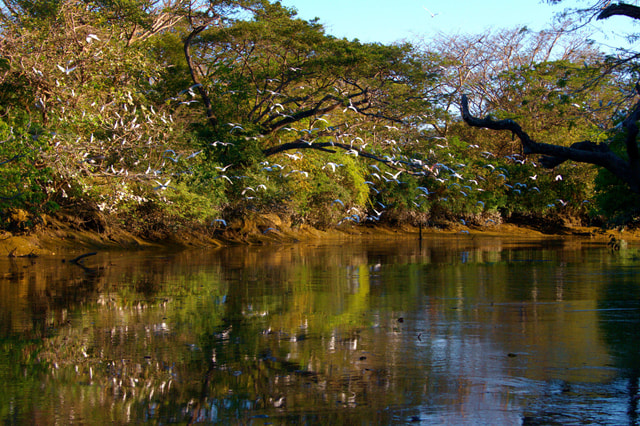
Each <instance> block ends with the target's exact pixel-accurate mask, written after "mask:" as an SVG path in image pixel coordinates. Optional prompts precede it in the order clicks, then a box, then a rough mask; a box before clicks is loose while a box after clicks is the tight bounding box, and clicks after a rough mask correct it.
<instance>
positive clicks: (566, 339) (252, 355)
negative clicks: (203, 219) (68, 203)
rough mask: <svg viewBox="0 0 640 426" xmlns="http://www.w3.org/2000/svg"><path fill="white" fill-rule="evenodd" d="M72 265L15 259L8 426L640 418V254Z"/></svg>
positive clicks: (105, 257) (450, 248)
mask: <svg viewBox="0 0 640 426" xmlns="http://www.w3.org/2000/svg"><path fill="white" fill-rule="evenodd" d="M64 257H65V256H54V257H41V258H36V259H0V271H1V272H2V275H1V277H0V383H2V384H3V385H2V389H3V392H2V393H0V419H1V420H2V421H3V423H4V424H38V425H48V424H61V425H66V424H125V423H150V424H168V423H172V424H173V423H176V424H195V423H199V424H211V423H214V424H215V423H218V424H255V425H260V424H323V425H324V424H349V425H359V424H363V425H365V424H409V423H411V424H428V425H431V424H435V425H437V424H446V425H458V424H460V425H464V424H469V425H477V424H491V425H502V424H504V425H514V424H528V425H542V424H545V425H546V424H562V425H566V424H569V425H570V424H575V425H579V424H599V425H626V424H638V421H639V420H638V415H639V410H640V408H639V406H638V401H639V400H640V393H639V390H638V385H639V377H640V338H639V337H640V336H639V334H640V275H639V273H640V268H639V265H640V251H639V250H638V249H637V248H635V247H633V246H629V247H626V248H623V249H622V250H619V251H612V250H611V249H609V247H607V246H606V245H605V244H599V245H598V244H595V243H592V242H590V241H589V240H587V239H582V240H579V239H545V240H534V239H528V240H518V239H506V238H497V237H478V236H469V235H454V236H429V237H427V238H425V239H424V240H423V241H422V242H420V241H417V240H416V239H413V238H399V239H376V240H345V241H332V242H325V243H318V244H308V243H305V244H296V245H280V246H264V247H232V248H223V249H215V250H189V251H181V252H164V251H155V252H153V251H144V252H134V253H132V252H106V253H98V255H96V256H92V257H88V258H85V260H84V265H83V266H79V265H74V264H72V263H69V262H62V259H63V258H64ZM71 257H73V256H66V258H67V259H69V258H71Z"/></svg>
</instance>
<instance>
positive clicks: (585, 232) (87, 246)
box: [0, 214, 640, 257]
mask: <svg viewBox="0 0 640 426" xmlns="http://www.w3.org/2000/svg"><path fill="white" fill-rule="evenodd" d="M421 234H422V236H423V237H424V238H428V236H429V235H434V234H438V235H442V234H461V235H471V236H473V235H486V236H511V237H512V236H517V237H521V238H526V237H531V238H553V237H558V236H567V237H568V236H572V237H579V238H585V239H589V240H591V241H593V242H601V243H604V244H606V243H610V242H611V241H614V242H616V241H617V242H619V243H622V244H623V245H624V244H627V243H640V232H639V231H638V230H635V229H633V230H624V231H620V230H604V229H601V228H596V227H580V226H557V225H555V226H547V225H545V224H542V225H541V224H527V223H503V224H497V225H493V226H484V227H479V226H465V225H463V224H461V223H450V224H446V225H445V226H439V227H424V228H422V229H419V228H417V227H414V226H408V225H402V226H389V225H384V224H375V225H374V224H367V225H361V224H360V225H359V224H355V223H347V224H345V225H341V226H336V227H334V228H331V229H324V230H321V229H316V228H313V227H311V226H308V225H292V224H291V223H288V222H287V221H285V220H282V219H281V218H280V217H279V216H277V215H275V214H267V215H260V216H256V217H253V218H250V219H247V218H242V219H237V220H234V221H230V223H228V224H226V223H225V224H222V223H220V224H218V223H216V224H212V225H211V226H208V227H193V228H188V227H186V226H185V227H181V228H180V229H174V230H172V229H163V231H162V232H158V233H156V234H155V235H152V236H148V235H147V236H145V235H136V234H135V233H132V232H130V231H127V230H125V229H123V228H120V227H116V226H113V225H112V226H109V227H105V228H103V229H100V230H96V229H89V228H87V227H83V226H82V224H79V223H77V222H75V221H73V220H69V217H68V216H58V217H45V218H43V221H42V224H40V225H38V226H37V227H36V228H35V229H33V230H30V231H29V232H16V233H11V232H8V231H0V256H9V257H28V256H41V255H55V254H62V253H73V252H80V251H87V250H98V249H99V250H146V249H185V248H197V247H223V246H228V245H237V244H247V245H258V244H260V245H264V244H283V243H296V242H301V241H313V240H332V239H335V240H344V239H345V238H347V239H349V238H363V237H366V238H398V237H402V238H420V235H421Z"/></svg>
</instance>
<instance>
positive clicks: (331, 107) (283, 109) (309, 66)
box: [185, 3, 436, 164]
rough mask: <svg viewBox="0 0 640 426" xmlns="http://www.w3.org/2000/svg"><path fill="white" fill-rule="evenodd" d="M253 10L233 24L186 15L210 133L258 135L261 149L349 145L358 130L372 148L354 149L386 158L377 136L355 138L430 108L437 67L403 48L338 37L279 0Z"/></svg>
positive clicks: (188, 46) (188, 47)
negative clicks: (430, 67)
mask: <svg viewBox="0 0 640 426" xmlns="http://www.w3.org/2000/svg"><path fill="white" fill-rule="evenodd" d="M254 13H255V15H254V19H252V20H249V21H237V22H234V23H232V24H231V25H223V24H217V21H215V22H214V21H213V20H212V21H211V22H210V23H205V24H202V25H197V24H196V22H195V21H196V20H195V19H194V20H193V21H194V24H193V25H192V27H193V29H192V31H191V32H190V34H189V35H188V36H187V37H186V39H185V57H186V60H187V61H186V62H187V65H188V69H189V72H190V75H191V77H192V82H193V84H194V86H195V87H197V89H198V93H199V94H200V95H201V97H202V100H203V105H204V107H205V111H206V114H207V117H208V124H209V126H210V130H211V131H213V133H214V134H215V135H216V136H217V137H228V135H229V133H234V134H235V135H236V136H238V135H242V136H244V137H248V138H257V139H259V142H260V149H261V150H262V153H263V154H264V155H265V156H267V157H268V156H272V155H275V154H278V153H282V152H285V151H289V150H307V149H313V150H320V151H325V152H334V150H335V149H339V150H343V151H350V150H353V149H354V145H353V140H354V139H355V138H356V137H357V136H361V137H359V138H358V139H359V141H360V142H359V145H366V144H367V143H369V144H370V146H369V148H370V149H369V150H367V151H366V152H365V151H363V150H362V149H359V155H360V156H363V157H368V158H371V159H375V160H377V161H381V162H384V163H389V164H390V163H391V162H390V161H389V160H386V159H384V158H383V157H382V156H381V155H377V154H375V153H373V152H372V151H371V148H374V147H375V146H376V142H375V140H370V141H367V143H365V142H364V141H363V137H364V133H368V134H369V135H371V134H373V133H374V126H378V131H377V133H378V134H381V133H384V132H383V131H381V130H382V129H385V127H384V126H385V125H386V126H387V127H386V128H391V127H394V126H399V125H403V123H404V120H405V118H406V117H407V116H411V115H417V112H418V111H420V110H424V109H425V108H428V107H429V102H430V101H431V99H430V95H429V90H430V89H431V83H432V82H433V81H434V80H435V78H436V74H435V73H433V72H432V71H429V70H425V69H424V68H423V66H422V65H423V63H422V62H421V61H420V60H418V58H417V57H416V56H415V53H414V51H413V50H412V49H411V46H409V45H397V46H385V45H380V44H363V43H360V42H358V41H357V40H354V41H348V40H344V39H336V38H334V37H331V36H328V35H326V34H324V30H323V28H322V26H321V25H320V24H318V23H317V22H316V21H311V22H307V21H304V20H301V19H298V18H296V17H295V13H294V12H293V11H291V10H288V9H286V8H284V7H282V6H281V5H280V4H279V3H276V4H269V5H264V4H263V5H261V7H260V8H256V9H254ZM211 24H216V25H211ZM228 123H233V124H234V125H229V124H228ZM236 125H237V126H236ZM230 131H231V132H230ZM363 132H364V133H363ZM359 133H360V134H359ZM346 138H349V139H348V140H345V139H346Z"/></svg>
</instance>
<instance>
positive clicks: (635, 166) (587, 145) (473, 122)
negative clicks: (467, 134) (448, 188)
mask: <svg viewBox="0 0 640 426" xmlns="http://www.w3.org/2000/svg"><path fill="white" fill-rule="evenodd" d="M551 2H554V3H559V1H553V0H552V1H551ZM609 3H610V2H604V1H599V2H597V3H596V4H595V5H593V6H592V7H590V8H586V9H583V10H582V11H581V13H582V14H584V16H587V18H592V17H595V18H596V19H599V20H600V19H607V18H610V17H612V16H616V15H620V16H626V17H630V18H632V19H640V7H638V6H634V5H630V4H623V3H620V4H613V5H611V4H609ZM636 57H637V55H631V56H626V57H624V58H621V57H610V58H608V59H607V60H606V61H605V62H604V63H602V64H601V65H600V66H601V67H602V70H603V72H602V75H605V76H606V75H612V74H615V75H616V77H617V78H619V83H620V85H621V86H622V88H623V90H622V92H623V94H624V92H625V90H624V86H626V85H628V83H629V79H630V78H633V77H634V73H633V67H632V66H631V67H630V64H633V62H634V61H635V59H636ZM621 70H622V71H621ZM599 81H601V79H600V78H597V79H594V80H593V81H591V83H590V84H589V85H586V87H585V90H589V89H590V88H592V87H593V85H594V84H597V83H598V82H599ZM636 92H637V93H635V95H636V96H637V95H640V86H638V85H636ZM461 109H462V117H463V119H464V121H465V122H466V123H467V124H469V125H470V126H474V127H480V128H488V129H494V130H506V131H509V132H511V133H512V134H514V135H515V136H517V137H518V138H519V140H520V142H521V143H522V149H523V152H524V153H525V154H529V155H530V154H541V155H542V158H541V160H542V161H541V162H542V164H543V165H544V166H546V167H549V168H553V167H555V166H557V165H558V164H560V163H562V162H564V161H567V160H570V161H575V162H581V163H589V164H594V165H597V166H600V167H603V168H605V169H607V170H608V171H610V172H611V173H613V174H614V175H615V176H616V177H618V178H619V179H620V180H621V181H623V182H625V183H626V184H627V185H628V186H629V188H630V189H631V190H632V191H633V192H635V193H640V152H639V150H638V140H637V138H638V126H637V121H638V119H640V101H637V102H635V104H633V105H632V106H631V107H629V108H628V109H627V112H626V117H625V118H624V119H623V120H622V121H621V123H620V124H619V125H618V126H616V128H617V129H619V130H621V131H624V132H625V136H624V137H625V149H624V152H623V153H617V152H614V150H613V149H611V147H610V144H609V143H607V142H605V143H597V142H594V141H591V140H584V141H580V142H575V143H573V144H571V145H570V146H563V145H561V144H555V143H545V142H538V141H536V140H535V138H534V137H532V136H531V135H530V134H529V133H528V132H527V131H525V130H524V129H523V128H522V126H521V125H520V124H519V123H518V122H517V121H515V120H511V119H504V120H496V119H494V118H493V117H491V116H490V115H487V116H486V117H485V118H478V117H476V116H474V115H473V114H472V113H471V111H470V108H469V100H468V98H467V96H465V95H463V96H462V102H461ZM613 119H615V117H612V120H613Z"/></svg>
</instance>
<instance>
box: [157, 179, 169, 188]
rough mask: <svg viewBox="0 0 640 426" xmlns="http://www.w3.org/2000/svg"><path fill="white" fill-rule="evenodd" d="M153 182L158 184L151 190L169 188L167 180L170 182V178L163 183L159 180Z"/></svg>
mask: <svg viewBox="0 0 640 426" xmlns="http://www.w3.org/2000/svg"><path fill="white" fill-rule="evenodd" d="M154 182H155V183H157V184H158V186H156V187H154V188H153V190H154V191H157V190H165V189H167V188H170V186H169V182H171V179H168V180H167V181H166V182H165V183H162V182H159V181H157V180H156V181H154Z"/></svg>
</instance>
